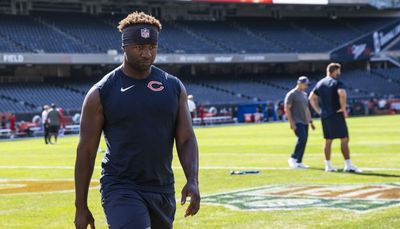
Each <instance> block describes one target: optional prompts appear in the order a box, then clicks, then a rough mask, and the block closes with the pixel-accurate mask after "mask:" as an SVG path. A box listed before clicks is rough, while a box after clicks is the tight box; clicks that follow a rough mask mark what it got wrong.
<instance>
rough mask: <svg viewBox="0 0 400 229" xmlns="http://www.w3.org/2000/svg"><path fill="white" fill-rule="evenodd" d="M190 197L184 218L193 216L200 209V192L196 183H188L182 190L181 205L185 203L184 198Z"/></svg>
mask: <svg viewBox="0 0 400 229" xmlns="http://www.w3.org/2000/svg"><path fill="white" fill-rule="evenodd" d="M188 196H190V204H189V207H188V208H187V209H186V212H185V217H188V216H194V215H196V213H197V212H198V211H199V209H200V192H199V186H198V185H197V183H194V182H188V183H186V185H185V186H184V187H183V189H182V199H181V204H182V205H184V204H185V203H186V197H188Z"/></svg>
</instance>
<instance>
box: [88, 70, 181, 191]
mask: <svg viewBox="0 0 400 229" xmlns="http://www.w3.org/2000/svg"><path fill="white" fill-rule="evenodd" d="M96 86H97V88H98V90H99V92H100V98H101V104H102V106H103V114H104V125H103V134H104V138H105V141H106V144H107V151H106V153H105V155H104V159H103V161H102V172H101V174H102V176H101V179H100V182H101V191H102V192H108V191H113V190H115V189H121V188H122V189H124V188H129V189H137V190H142V191H151V192H162V193H173V192H174V175H173V171H172V168H171V163H172V155H173V144H174V137H175V124H176V118H177V112H178V106H179V96H180V92H181V87H180V81H179V80H178V79H177V78H176V77H174V76H171V75H169V74H168V73H166V72H164V71H163V70H161V69H159V68H157V67H155V66H152V67H151V73H150V75H149V76H148V77H147V78H146V79H143V80H139V79H133V78H131V77H128V76H127V75H125V74H124V73H123V71H122V69H121V67H118V68H116V69H115V70H113V71H112V72H110V73H109V74H107V75H106V76H105V77H104V78H103V79H102V80H100V81H99V82H98V83H97V84H96Z"/></svg>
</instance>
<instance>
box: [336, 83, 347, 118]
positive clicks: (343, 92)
mask: <svg viewBox="0 0 400 229" xmlns="http://www.w3.org/2000/svg"><path fill="white" fill-rule="evenodd" d="M338 94H339V102H340V110H339V112H343V115H344V117H347V111H346V105H347V93H346V90H345V89H339V90H338Z"/></svg>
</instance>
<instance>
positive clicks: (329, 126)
mask: <svg viewBox="0 0 400 229" xmlns="http://www.w3.org/2000/svg"><path fill="white" fill-rule="evenodd" d="M321 121H322V129H323V131H324V138H325V139H335V138H348V137H349V131H348V129H347V124H346V120H345V119H344V117H343V113H336V114H334V115H332V116H330V117H328V118H325V119H322V120H321Z"/></svg>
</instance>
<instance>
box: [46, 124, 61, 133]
mask: <svg viewBox="0 0 400 229" xmlns="http://www.w3.org/2000/svg"><path fill="white" fill-rule="evenodd" d="M59 130H60V126H50V127H49V132H50V133H51V134H58V131H59Z"/></svg>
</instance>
